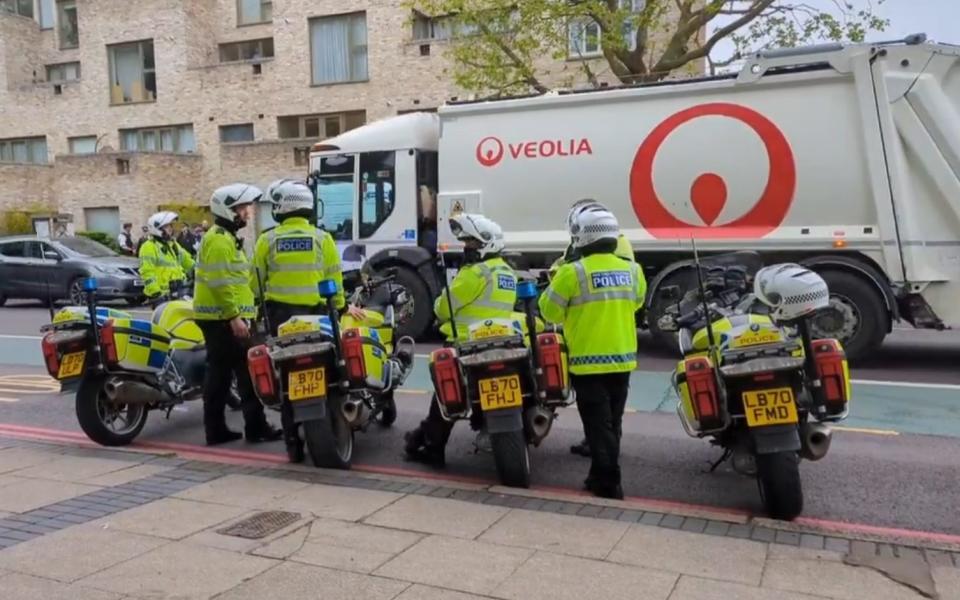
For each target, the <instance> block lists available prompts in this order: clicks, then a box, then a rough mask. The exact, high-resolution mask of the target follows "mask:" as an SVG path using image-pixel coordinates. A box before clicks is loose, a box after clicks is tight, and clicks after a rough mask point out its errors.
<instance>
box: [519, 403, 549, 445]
mask: <svg viewBox="0 0 960 600" xmlns="http://www.w3.org/2000/svg"><path fill="white" fill-rule="evenodd" d="M524 416H525V417H526V420H527V430H528V431H529V432H530V441H531V442H532V443H533V445H534V446H539V445H540V442H542V441H543V440H544V438H546V437H547V434H549V433H550V428H551V427H553V419H554V418H555V417H556V415H555V414H554V413H553V411H551V410H548V409H546V408H544V407H542V406H532V407H530V408H528V409H527V410H526V413H525V414H524Z"/></svg>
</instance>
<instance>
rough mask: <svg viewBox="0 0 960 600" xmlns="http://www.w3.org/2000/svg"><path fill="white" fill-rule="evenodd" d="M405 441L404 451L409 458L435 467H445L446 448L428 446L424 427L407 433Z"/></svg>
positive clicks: (404, 437)
mask: <svg viewBox="0 0 960 600" xmlns="http://www.w3.org/2000/svg"><path fill="white" fill-rule="evenodd" d="M403 441H404V444H403V451H404V453H405V454H406V455H407V460H412V461H416V462H421V463H423V464H426V465H430V466H433V467H443V466H445V465H446V464H447V460H446V456H445V452H444V449H443V448H442V447H440V448H437V447H432V446H428V445H427V443H426V439H425V436H424V434H423V429H421V428H420V427H417V428H416V429H414V430H413V431H408V432H407V433H405V434H404V436H403Z"/></svg>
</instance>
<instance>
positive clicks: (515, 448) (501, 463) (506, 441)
mask: <svg viewBox="0 0 960 600" xmlns="http://www.w3.org/2000/svg"><path fill="white" fill-rule="evenodd" d="M490 445H491V446H493V461H494V463H496V465H497V475H498V476H499V477H500V483H502V484H503V485H506V486H509V487H518V488H528V487H530V448H529V447H528V446H527V439H526V436H524V433H523V430H522V429H520V430H518V431H505V432H501V433H491V434H490Z"/></svg>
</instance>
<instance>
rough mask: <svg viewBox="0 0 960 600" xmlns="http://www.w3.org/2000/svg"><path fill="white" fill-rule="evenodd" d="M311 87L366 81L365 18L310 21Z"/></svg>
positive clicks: (350, 17) (343, 16) (360, 16)
mask: <svg viewBox="0 0 960 600" xmlns="http://www.w3.org/2000/svg"><path fill="white" fill-rule="evenodd" d="M310 58H311V63H312V72H313V84H314V85H321V84H324V83H341V82H345V81H366V79H367V15H366V13H355V14H350V15H338V16H335V17H320V18H317V19H310Z"/></svg>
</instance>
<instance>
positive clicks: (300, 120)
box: [277, 110, 367, 140]
mask: <svg viewBox="0 0 960 600" xmlns="http://www.w3.org/2000/svg"><path fill="white" fill-rule="evenodd" d="M360 114H362V115H363V123H366V122H367V115H366V111H364V110H348V111H344V112H338V113H319V114H312V115H281V116H279V117H277V120H278V125H279V120H280V119H284V120H287V119H297V136H296V137H286V138H280V139H286V140H313V139H321V140H324V139H328V138H331V137H333V136H335V135H340V134H341V133H343V132H345V131H349V129H347V115H360ZM314 119H316V120H317V127H318V132H319V127H320V126H321V125H323V132H320V133H319V136H312V135H310V136H308V135H307V121H311V120H314ZM333 119H337V120H338V124H337V128H338V130H339V131H338V132H337V133H333V134H328V133H327V131H328V129H327V121H328V120H333ZM360 126H361V125H356V127H360ZM356 127H351V129H355V128H356ZM278 129H279V126H278Z"/></svg>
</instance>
